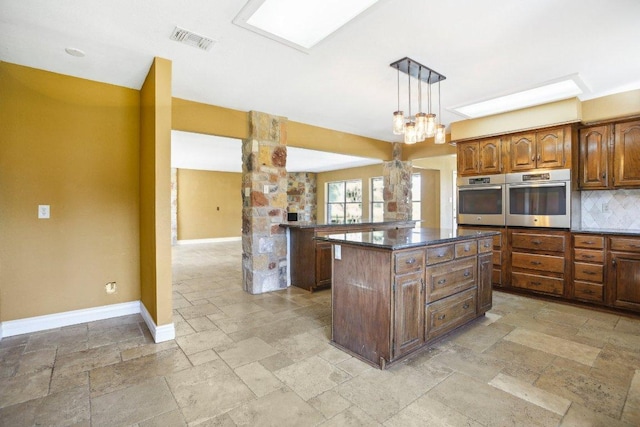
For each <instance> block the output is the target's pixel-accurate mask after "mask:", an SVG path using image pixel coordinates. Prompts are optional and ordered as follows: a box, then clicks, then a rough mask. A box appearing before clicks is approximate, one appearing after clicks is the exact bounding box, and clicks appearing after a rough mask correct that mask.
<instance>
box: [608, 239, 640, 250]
mask: <svg viewBox="0 0 640 427" xmlns="http://www.w3.org/2000/svg"><path fill="white" fill-rule="evenodd" d="M611 250H612V251H621V252H640V239H623V238H621V237H612V238H611Z"/></svg>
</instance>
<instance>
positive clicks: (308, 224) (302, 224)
mask: <svg viewBox="0 0 640 427" xmlns="http://www.w3.org/2000/svg"><path fill="white" fill-rule="evenodd" d="M415 223H416V221H377V222H367V221H363V222H350V223H342V224H340V223H338V224H336V223H330V222H317V221H291V222H283V223H282V224H280V227H284V228H331V227H340V228H343V227H363V226H365V227H368V226H373V227H375V226H377V225H393V224H404V225H405V226H406V225H409V226H411V227H413V224H415Z"/></svg>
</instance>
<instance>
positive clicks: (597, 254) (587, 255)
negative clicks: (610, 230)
mask: <svg viewBox="0 0 640 427" xmlns="http://www.w3.org/2000/svg"><path fill="white" fill-rule="evenodd" d="M604 254H605V244H604V237H602V236H594V235H589V234H586V235H583V234H574V235H573V295H572V297H573V298H574V299H577V300H583V301H588V302H595V303H604V282H605V271H604V257H605V255H604Z"/></svg>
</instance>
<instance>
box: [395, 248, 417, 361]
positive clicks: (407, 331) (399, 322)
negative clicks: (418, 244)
mask: <svg viewBox="0 0 640 427" xmlns="http://www.w3.org/2000/svg"><path fill="white" fill-rule="evenodd" d="M394 257H395V261H394V270H395V273H396V274H395V277H394V283H393V293H394V305H395V307H394V334H393V336H394V339H393V354H394V357H400V356H402V355H404V354H407V353H409V352H411V351H413V350H415V349H416V348H419V347H421V346H422V345H423V344H424V340H425V337H424V328H423V325H424V310H425V305H424V277H423V276H424V250H418V251H415V250H414V251H405V252H399V253H396V254H395V255H394Z"/></svg>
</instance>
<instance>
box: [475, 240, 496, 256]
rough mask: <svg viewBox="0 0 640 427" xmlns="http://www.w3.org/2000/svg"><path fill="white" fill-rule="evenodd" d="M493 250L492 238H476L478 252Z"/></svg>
mask: <svg viewBox="0 0 640 427" xmlns="http://www.w3.org/2000/svg"><path fill="white" fill-rule="evenodd" d="M492 250H493V239H481V240H478V252H479V253H481V254H484V253H487V252H491V251H492Z"/></svg>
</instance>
